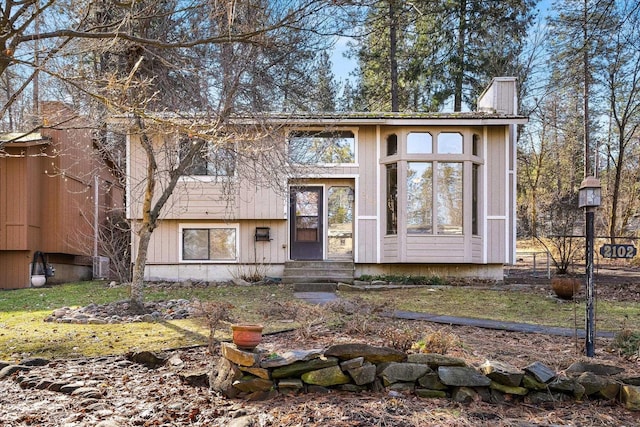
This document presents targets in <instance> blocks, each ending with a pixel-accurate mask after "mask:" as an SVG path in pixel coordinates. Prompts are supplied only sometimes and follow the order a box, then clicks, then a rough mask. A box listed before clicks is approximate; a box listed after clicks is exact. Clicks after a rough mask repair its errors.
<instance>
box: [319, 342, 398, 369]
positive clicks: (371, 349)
mask: <svg viewBox="0 0 640 427" xmlns="http://www.w3.org/2000/svg"><path fill="white" fill-rule="evenodd" d="M324 354H325V356H335V357H337V358H338V359H340V360H349V359H355V358H357V357H364V359H365V360H366V361H367V362H370V363H373V364H378V363H383V362H402V361H404V360H405V359H406V358H407V355H406V354H405V353H404V352H402V351H400V350H396V349H395V348H390V347H376V346H372V345H369V344H338V345H333V346H331V347H329V348H328V349H327V351H325V352H324Z"/></svg>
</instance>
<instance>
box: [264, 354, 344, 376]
mask: <svg viewBox="0 0 640 427" xmlns="http://www.w3.org/2000/svg"><path fill="white" fill-rule="evenodd" d="M337 365H338V359H337V358H335V357H327V358H317V359H311V360H308V361H301V362H295V363H293V364H291V365H287V366H282V367H280V368H276V369H274V370H273V371H271V376H272V378H276V379H277V378H288V377H299V376H300V375H302V374H304V373H305V372H310V371H317V370H318V369H323V368H329V367H331V366H337Z"/></svg>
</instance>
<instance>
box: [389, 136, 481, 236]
mask: <svg viewBox="0 0 640 427" xmlns="http://www.w3.org/2000/svg"><path fill="white" fill-rule="evenodd" d="M405 136H406V139H405V141H406V144H405V146H404V149H403V150H402V151H400V159H398V158H397V157H395V156H394V157H391V156H392V154H391V153H394V152H393V151H389V150H388V149H387V156H388V157H389V158H388V159H386V161H385V159H383V164H384V166H385V169H386V177H385V178H386V223H387V230H386V231H387V235H393V234H396V233H397V232H398V231H399V230H398V228H397V226H398V220H397V212H398V210H397V206H396V204H397V200H404V201H406V205H405V206H404V209H400V211H401V212H402V211H404V215H402V217H403V218H402V219H403V220H404V221H403V224H402V225H400V227H401V228H402V229H404V233H406V234H407V235H461V234H463V231H464V230H463V223H464V209H463V207H464V190H463V182H464V181H463V175H464V171H465V163H471V158H470V156H465V155H464V153H465V147H464V136H463V135H462V133H460V132H433V131H411V132H408V133H406V134H405ZM387 145H388V141H387ZM394 154H395V153H394ZM472 166H473V164H472ZM477 174H478V168H472V170H471V175H470V176H468V177H467V178H466V179H468V182H469V184H470V185H472V186H473V187H472V191H473V194H472V196H473V198H472V199H471V200H468V201H467V202H468V203H470V205H471V207H472V223H471V227H470V230H469V231H470V232H471V233H473V234H477V233H478V224H477V222H478V215H479V214H478V202H477V198H478V196H477V191H478V190H477V185H478V184H477V179H478V177H477ZM400 177H403V178H402V179H401V180H400V179H399V178H400ZM396 194H397V196H396Z"/></svg>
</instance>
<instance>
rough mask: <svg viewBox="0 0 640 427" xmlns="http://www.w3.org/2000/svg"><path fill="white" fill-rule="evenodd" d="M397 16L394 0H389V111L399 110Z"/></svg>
mask: <svg viewBox="0 0 640 427" xmlns="http://www.w3.org/2000/svg"><path fill="white" fill-rule="evenodd" d="M397 31H398V16H397V11H396V5H395V0H389V67H390V70H389V71H390V76H391V111H400V106H399V103H398V58H397V57H396V52H397V50H398V37H397Z"/></svg>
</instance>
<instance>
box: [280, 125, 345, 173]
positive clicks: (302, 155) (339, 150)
mask: <svg viewBox="0 0 640 427" xmlns="http://www.w3.org/2000/svg"><path fill="white" fill-rule="evenodd" d="M289 159H290V160H291V161H292V162H293V163H297V164H306V165H313V164H340V163H355V161H356V138H355V134H354V133H353V132H352V131H348V130H336V131H309V130H305V131H293V132H291V133H290V134H289Z"/></svg>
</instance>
